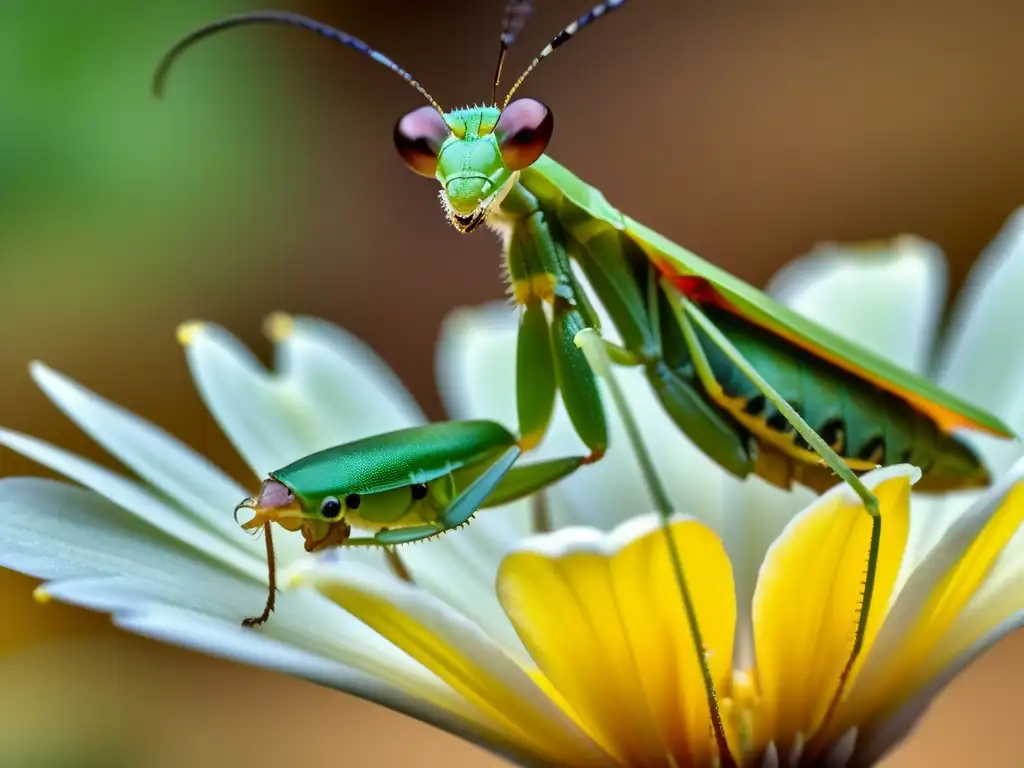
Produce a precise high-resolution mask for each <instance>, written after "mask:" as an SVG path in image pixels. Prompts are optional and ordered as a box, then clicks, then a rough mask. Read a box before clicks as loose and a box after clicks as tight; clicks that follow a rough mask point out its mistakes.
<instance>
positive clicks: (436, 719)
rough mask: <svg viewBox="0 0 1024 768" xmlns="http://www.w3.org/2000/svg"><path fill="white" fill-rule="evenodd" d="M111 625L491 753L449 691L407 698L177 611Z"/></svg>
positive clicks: (339, 667)
mask: <svg viewBox="0 0 1024 768" xmlns="http://www.w3.org/2000/svg"><path fill="white" fill-rule="evenodd" d="M116 623H117V625H118V626H120V627H122V628H123V629H126V630H128V631H130V632H134V633H136V634H140V635H144V636H146V637H151V638H154V639H157V640H161V641H163V642H167V643H172V644H174V645H180V646H183V647H187V648H192V649H194V650H197V651H200V652H202V653H206V654H208V655H211V656H217V657H220V658H225V659H229V660H231V661H237V662H242V663H245V664H250V665H253V666H258V667H263V668H265V669H272V670H275V671H279V672H284V673H286V674H290V675H293V676H295V677H299V678H302V679H305V680H309V681H311V682H314V683H318V684H320V685H324V686H327V687H330V688H335V689H337V690H339V691H344V692H346V693H351V694H353V695H355V696H358V697H360V698H363V699H366V700H367V701H372V702H375V703H377V704H380V705H382V706H385V707H388V708H389V709H393V710H395V711H397V712H401V713H404V714H407V715H410V716H411V717H415V718H417V719H419V720H422V721H423V722H426V723H430V724H432V725H435V726H437V727H438V728H442V729H444V730H446V731H448V732H450V733H453V734H455V735H457V736H460V737H461V738H463V739H465V740H467V741H469V742H470V743H474V744H478V745H480V746H482V747H484V748H486V749H488V750H490V751H492V752H493V751H495V744H493V743H491V742H490V741H487V740H485V739H486V735H487V726H486V724H485V723H484V722H482V721H479V720H476V719H475V715H476V713H474V712H471V711H466V709H467V708H466V706H465V702H464V701H463V700H461V699H460V698H459V697H458V696H456V695H455V694H454V692H446V691H445V690H444V689H438V691H437V695H438V696H439V697H443V701H444V704H445V706H443V707H442V706H438V705H436V704H431V703H429V702H427V701H425V700H423V699H421V698H419V697H417V696H415V695H410V694H409V693H408V691H407V690H405V689H404V688H403V686H400V685H391V684H387V683H385V682H383V681H381V680H380V679H378V678H376V677H374V676H373V675H367V674H365V673H362V672H360V671H358V670H355V669H352V668H350V667H346V666H345V665H343V664H340V663H338V662H335V661H332V660H330V659H326V658H323V657H321V656H317V655H315V654H310V653H307V652H305V651H303V650H301V649H299V648H295V647H293V646H290V645H288V644H286V643H282V642H279V641H277V640H274V639H272V638H269V637H265V636H262V635H260V634H259V633H255V632H250V631H247V630H243V629H241V628H240V627H236V626H233V625H230V624H227V623H225V622H222V621H218V620H217V619H214V618H210V617H208V616H203V615H202V614H197V613H193V612H190V611H185V610H181V609H174V608H153V609H148V610H143V611H137V612H132V613H128V614H124V615H121V616H118V617H117V618H116ZM509 757H512V758H514V757H515V756H514V755H509Z"/></svg>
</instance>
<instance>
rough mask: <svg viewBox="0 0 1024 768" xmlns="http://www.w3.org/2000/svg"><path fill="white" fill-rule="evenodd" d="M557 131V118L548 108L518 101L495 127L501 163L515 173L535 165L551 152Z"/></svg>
mask: <svg viewBox="0 0 1024 768" xmlns="http://www.w3.org/2000/svg"><path fill="white" fill-rule="evenodd" d="M554 130H555V118H554V116H553V115H552V114H551V110H550V109H548V108H547V107H546V106H545V105H544V104H542V103H541V102H539V101H537V100H536V99H516V100H515V101H513V102H512V103H511V104H509V105H508V106H507V107H505V109H504V111H503V112H502V113H501V117H499V118H498V124H497V125H496V126H494V133H495V134H496V135H497V137H498V143H499V145H500V146H501V159H502V160H504V161H505V165H507V166H508V167H509V168H511V169H512V170H513V171H520V170H522V169H523V168H526V167H527V166H530V165H533V164H534V163H535V162H537V159H538V158H539V157H540V156H541V155H543V154H544V150H545V149H547V148H548V142H549V141H551V134H552V133H553V132H554Z"/></svg>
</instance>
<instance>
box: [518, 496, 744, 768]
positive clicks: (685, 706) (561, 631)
mask: <svg viewBox="0 0 1024 768" xmlns="http://www.w3.org/2000/svg"><path fill="white" fill-rule="evenodd" d="M672 533H673V536H674V538H675V540H676V542H677V544H678V546H679V549H680V552H681V555H682V559H683V563H684V568H685V570H686V575H687V579H688V581H689V585H690V589H691V591H692V594H693V599H694V602H695V604H696V609H697V612H698V616H699V622H700V629H701V632H702V633H703V641H704V645H705V648H706V649H707V658H708V663H709V665H710V667H711V670H712V675H713V677H714V679H715V682H716V688H717V689H718V691H719V692H722V691H724V690H725V684H726V681H727V680H728V679H729V678H730V676H731V671H732V670H731V666H732V664H731V660H732V648H733V632H734V628H735V622H736V605H735V599H734V591H733V580H732V568H731V566H730V564H729V560H728V557H727V556H726V554H725V549H724V547H723V546H722V543H721V541H720V540H719V539H718V537H717V536H716V535H715V533H714V532H713V531H712V530H710V529H709V528H707V527H706V526H704V525H703V524H701V523H700V522H698V521H696V520H692V519H680V520H678V521H677V522H674V523H673V524H672ZM666 544H667V540H666V538H665V536H664V532H663V531H662V530H660V524H659V522H658V520H657V518H656V517H654V516H648V517H644V518H637V519H634V520H631V521H629V522H627V523H625V524H624V525H622V526H620V528H619V529H617V530H616V531H615V532H614V533H612V534H609V535H605V534H600V533H598V532H597V531H592V530H590V529H563V530H562V531H560V532H558V533H556V534H553V535H550V536H547V537H544V538H542V539H535V540H534V541H533V542H532V543H530V544H528V545H526V546H527V548H525V549H523V550H520V551H517V552H514V553H512V554H510V555H509V556H508V557H506V559H505V560H504V562H503V563H502V566H501V568H500V569H499V572H498V597H499V599H500V600H501V604H502V606H503V607H504V608H505V612H506V613H507V614H508V616H509V619H511V621H512V623H513V625H514V626H515V628H516V631H517V632H518V633H519V636H520V638H521V639H522V641H523V644H524V645H525V646H526V647H527V649H528V650H529V651H530V655H531V656H532V657H533V658H534V660H535V661H536V662H537V664H538V665H539V666H540V668H541V670H542V671H543V672H544V674H545V675H546V676H547V678H548V679H549V680H550V681H551V682H552V684H553V685H554V686H555V687H556V688H557V689H558V691H559V692H560V693H561V694H562V695H563V696H564V697H565V698H566V700H567V701H568V702H569V704H570V705H571V706H572V708H573V710H574V711H575V712H576V713H577V714H578V715H579V717H580V719H581V721H582V722H583V723H584V725H585V727H587V729H588V730H589V731H590V732H591V733H593V734H595V738H596V739H597V740H598V741H599V742H600V743H601V744H602V745H604V746H605V748H606V749H608V750H609V751H612V752H614V754H615V755H616V756H617V757H618V758H619V760H620V761H621V762H622V763H624V764H627V765H656V764H663V763H665V761H666V755H667V754H671V755H672V756H673V758H674V760H675V763H676V764H678V765H691V764H697V765H707V764H709V761H710V760H711V758H712V756H714V755H715V754H717V750H716V747H715V742H714V738H713V735H712V730H711V720H710V716H709V709H708V703H707V698H706V696H705V693H704V690H705V688H704V682H703V676H702V673H701V670H700V665H699V661H698V659H699V657H698V656H697V652H696V649H695V647H694V643H693V640H692V637H691V634H690V630H689V625H688V623H687V620H686V614H685V613H684V610H683V604H682V599H681V595H680V591H679V588H678V586H677V585H676V579H675V577H674V575H673V570H672V567H671V561H670V559H669V554H668V548H667V546H666Z"/></svg>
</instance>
